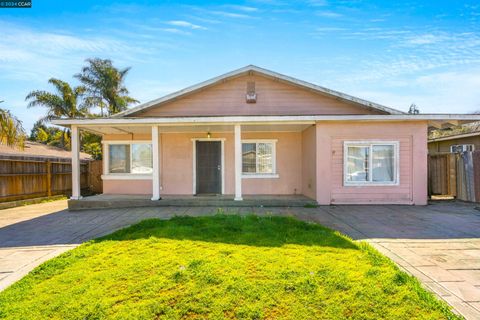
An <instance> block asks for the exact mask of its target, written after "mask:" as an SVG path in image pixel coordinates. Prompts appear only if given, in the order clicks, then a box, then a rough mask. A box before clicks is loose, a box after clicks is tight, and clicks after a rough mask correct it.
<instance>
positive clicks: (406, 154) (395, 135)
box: [316, 121, 427, 205]
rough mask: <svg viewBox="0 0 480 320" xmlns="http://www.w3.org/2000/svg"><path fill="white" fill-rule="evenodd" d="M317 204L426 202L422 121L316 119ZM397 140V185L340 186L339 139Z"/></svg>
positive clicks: (424, 135) (423, 125)
mask: <svg viewBox="0 0 480 320" xmlns="http://www.w3.org/2000/svg"><path fill="white" fill-rule="evenodd" d="M316 136H317V190H316V191H317V202H318V203H319V204H387V203H388V204H417V205H425V204H427V148H426V145H427V123H426V122H420V121H419V122H383V123H382V122H358V123H355V124H352V123H345V122H320V123H317V135H316ZM346 140H386V141H387V140H389V141H392V140H393V141H399V142H400V150H399V157H400V183H399V185H398V186H344V185H343V142H344V141H346Z"/></svg>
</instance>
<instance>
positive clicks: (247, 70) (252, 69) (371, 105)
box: [112, 65, 405, 118]
mask: <svg viewBox="0 0 480 320" xmlns="http://www.w3.org/2000/svg"><path fill="white" fill-rule="evenodd" d="M255 73H256V74H259V75H263V76H265V77H268V78H273V79H276V80H279V81H283V82H285V83H289V84H292V85H295V86H298V87H302V88H304V89H307V90H310V91H313V92H317V93H320V94H323V95H327V96H331V97H334V98H337V99H340V100H343V101H347V102H351V103H354V104H357V105H359V106H360V107H363V108H367V109H369V110H376V111H380V112H382V113H386V114H392V115H394V114H405V112H402V111H400V110H396V109H393V108H389V107H386V106H383V105H380V104H378V103H375V102H371V101H367V100H364V99H360V98H357V97H354V96H351V95H348V94H346V93H342V92H339V91H335V90H331V89H328V88H325V87H321V86H317V85H315V84H312V83H309V82H306V81H303V80H299V79H296V78H292V77H289V76H286V75H283V74H280V73H277V72H274V71H270V70H267V69H263V68H260V67H257V66H254V65H248V66H246V67H243V68H240V69H237V70H234V71H231V72H228V73H225V74H223V75H221V76H218V77H215V78H212V79H210V80H207V81H203V82H200V83H198V84H196V85H193V86H190V87H187V88H185V89H183V90H180V91H177V92H174V93H171V94H168V95H166V96H163V97H161V98H159V99H155V100H152V101H149V102H146V103H143V104H140V105H138V106H136V107H134V108H131V109H128V110H125V111H123V112H120V113H117V114H115V115H114V116H112V118H122V117H128V116H130V115H132V114H134V113H137V112H139V111H142V110H145V109H148V108H150V107H154V106H158V105H160V104H163V103H166V102H169V101H172V100H175V99H178V98H180V97H183V96H186V95H188V94H191V93H194V92H197V91H200V90H202V89H204V88H206V87H210V86H213V85H215V84H218V83H221V82H223V81H225V80H228V79H231V78H235V77H238V76H242V75H246V74H255Z"/></svg>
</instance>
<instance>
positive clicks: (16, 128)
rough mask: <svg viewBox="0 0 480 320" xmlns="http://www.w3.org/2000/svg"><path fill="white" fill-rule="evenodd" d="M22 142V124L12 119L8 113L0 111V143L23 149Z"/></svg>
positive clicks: (23, 136)
mask: <svg viewBox="0 0 480 320" xmlns="http://www.w3.org/2000/svg"><path fill="white" fill-rule="evenodd" d="M2 102H3V101H0V103H2ZM24 142H25V131H24V130H23V127H22V122H21V121H20V120H18V119H17V118H16V117H14V116H13V115H12V114H11V113H10V111H8V110H5V109H0V143H1V144H6V145H7V146H11V147H20V148H23V146H24Z"/></svg>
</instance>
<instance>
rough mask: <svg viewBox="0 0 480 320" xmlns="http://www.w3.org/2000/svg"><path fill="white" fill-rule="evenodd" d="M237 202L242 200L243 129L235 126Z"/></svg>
mask: <svg viewBox="0 0 480 320" xmlns="http://www.w3.org/2000/svg"><path fill="white" fill-rule="evenodd" d="M234 131H235V200H236V201H241V200H243V199H242V128H241V126H240V125H239V124H236V125H235V130H234Z"/></svg>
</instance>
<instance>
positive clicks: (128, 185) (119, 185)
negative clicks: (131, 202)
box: [103, 134, 152, 195]
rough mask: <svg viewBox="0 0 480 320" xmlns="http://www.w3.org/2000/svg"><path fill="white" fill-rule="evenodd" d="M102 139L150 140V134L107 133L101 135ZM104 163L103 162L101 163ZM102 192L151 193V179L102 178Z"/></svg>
mask: <svg viewBox="0 0 480 320" xmlns="http://www.w3.org/2000/svg"><path fill="white" fill-rule="evenodd" d="M103 140H104V141H108V140H109V141H115V140H116V141H119V140H122V141H123V140H125V141H128V140H151V135H150V134H135V135H133V136H132V135H129V134H107V135H105V136H104V137H103ZM105 152H107V150H105V146H103V153H104V154H105ZM103 165H104V166H105V165H106V164H105V163H104V164H103ZM103 193H104V194H135V195H142V194H145V195H151V194H152V180H144V179H139V180H103Z"/></svg>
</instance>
